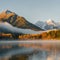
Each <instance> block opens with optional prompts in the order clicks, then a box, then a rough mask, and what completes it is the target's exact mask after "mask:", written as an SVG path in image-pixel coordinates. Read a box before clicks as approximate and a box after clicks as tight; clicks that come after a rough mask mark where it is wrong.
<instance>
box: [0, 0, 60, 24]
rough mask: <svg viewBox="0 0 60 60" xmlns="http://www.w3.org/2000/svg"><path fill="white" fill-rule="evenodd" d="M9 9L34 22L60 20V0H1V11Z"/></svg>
mask: <svg viewBox="0 0 60 60" xmlns="http://www.w3.org/2000/svg"><path fill="white" fill-rule="evenodd" d="M7 9H8V10H10V11H12V12H15V13H16V14H18V15H20V16H23V17H25V18H26V20H28V21H29V22H32V23H36V22H37V21H46V20H48V19H52V20H54V21H58V22H59V21H60V0H0V12H2V11H4V10H7Z"/></svg>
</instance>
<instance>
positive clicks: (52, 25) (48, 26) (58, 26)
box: [35, 19, 60, 30]
mask: <svg viewBox="0 0 60 60" xmlns="http://www.w3.org/2000/svg"><path fill="white" fill-rule="evenodd" d="M35 25H36V26H38V27H41V29H44V30H51V29H60V24H58V23H56V22H54V21H53V20H52V19H48V20H47V21H45V22H42V21H38V22H36V23H35Z"/></svg>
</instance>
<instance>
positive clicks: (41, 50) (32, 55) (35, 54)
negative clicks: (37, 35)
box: [0, 43, 60, 60]
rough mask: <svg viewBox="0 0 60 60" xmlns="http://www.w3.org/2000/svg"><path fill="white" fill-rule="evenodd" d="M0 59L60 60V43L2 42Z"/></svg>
mask: <svg viewBox="0 0 60 60" xmlns="http://www.w3.org/2000/svg"><path fill="white" fill-rule="evenodd" d="M0 60H60V44H58V43H54V44H51V43H49V44H48V43H29V44H28V43H22V44H21V43H20V44H16V43H15V44H0Z"/></svg>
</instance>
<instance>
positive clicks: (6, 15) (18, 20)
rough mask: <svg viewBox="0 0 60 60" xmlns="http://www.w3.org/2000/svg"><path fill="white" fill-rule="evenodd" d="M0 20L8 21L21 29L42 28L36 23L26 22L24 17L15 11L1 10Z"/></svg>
mask: <svg viewBox="0 0 60 60" xmlns="http://www.w3.org/2000/svg"><path fill="white" fill-rule="evenodd" d="M0 21H2V22H8V23H10V24H11V25H12V26H14V27H18V28H23V29H32V30H38V31H39V30H43V29H41V28H39V27H37V26H36V25H34V24H32V23H30V22H28V21H27V20H26V19H25V18H24V17H22V16H18V15H17V14H16V13H14V12H11V11H9V10H6V11H3V12H2V13H1V14H0Z"/></svg>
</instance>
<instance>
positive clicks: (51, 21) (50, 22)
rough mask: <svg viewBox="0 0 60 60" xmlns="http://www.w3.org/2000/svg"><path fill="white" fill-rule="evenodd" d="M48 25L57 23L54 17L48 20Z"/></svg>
mask: <svg viewBox="0 0 60 60" xmlns="http://www.w3.org/2000/svg"><path fill="white" fill-rule="evenodd" d="M46 23H47V24H48V25H55V22H54V21H53V20H52V19H49V20H47V21H46Z"/></svg>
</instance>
